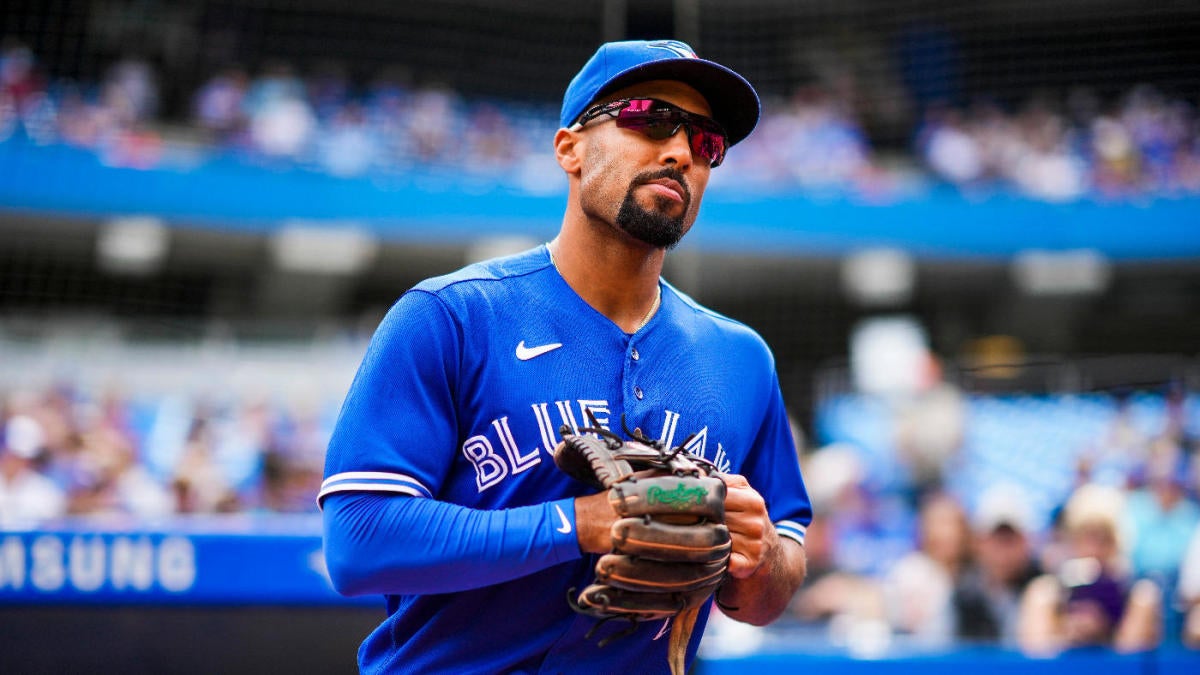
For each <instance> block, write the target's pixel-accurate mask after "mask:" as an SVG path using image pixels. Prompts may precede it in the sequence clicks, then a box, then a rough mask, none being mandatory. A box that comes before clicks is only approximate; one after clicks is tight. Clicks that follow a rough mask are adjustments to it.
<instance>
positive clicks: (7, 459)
mask: <svg viewBox="0 0 1200 675" xmlns="http://www.w3.org/2000/svg"><path fill="white" fill-rule="evenodd" d="M45 447H46V434H45V431H43V429H42V425H41V424H40V423H39V422H38V421H37V420H36V419H34V418H33V417H32V416H30V415H14V416H13V417H10V418H9V419H8V421H7V422H6V423H5V425H4V437H3V447H2V448H0V530H11V529H19V528H24V527H29V526H33V525H38V524H40V523H44V522H46V521H48V520H51V519H54V518H58V517H60V516H62V515H64V514H65V513H66V511H67V497H66V493H65V492H64V491H63V489H62V488H60V487H59V486H58V485H57V484H55V482H54V481H53V480H51V479H50V477H48V476H46V475H45V474H43V473H42V472H41V471H39V470H38V468H37V461H38V459H39V457H40V456H41V455H42V453H43V451H44V449H45Z"/></svg>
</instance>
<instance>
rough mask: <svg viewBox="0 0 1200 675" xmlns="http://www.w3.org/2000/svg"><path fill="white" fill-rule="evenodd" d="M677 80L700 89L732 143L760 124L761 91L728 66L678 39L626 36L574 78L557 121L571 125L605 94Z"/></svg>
mask: <svg viewBox="0 0 1200 675" xmlns="http://www.w3.org/2000/svg"><path fill="white" fill-rule="evenodd" d="M650 80H674V81H677V82H683V83H685V84H688V85H690V86H692V87H693V88H695V89H696V91H698V92H700V94H701V95H702V96H704V99H705V100H706V101H707V102H708V105H709V107H710V108H711V109H712V116H713V119H715V120H716V121H717V122H719V123H720V124H721V126H722V127H724V128H725V131H726V133H727V134H728V136H729V144H730V145H733V144H734V143H737V142H738V141H740V140H742V139H743V138H745V137H746V136H748V135H750V132H751V131H753V130H754V126H755V125H756V124H758V115H759V109H760V106H759V101H758V92H756V91H754V87H753V86H751V85H750V83H749V82H747V81H746V78H744V77H742V76H741V75H738V74H737V73H735V72H733V71H732V70H730V69H729V68H726V67H725V66H722V65H721V64H719V63H716V62H714V61H708V60H705V59H702V58H700V57H699V56H697V55H696V51H695V50H694V49H692V48H691V46H690V45H688V44H687V43H686V42H680V41H679V40H628V41H624V42H609V43H606V44H603V45H601V46H600V48H599V49H597V50H596V53H595V54H593V55H592V58H590V59H588V62H587V63H585V64H584V65H583V68H582V69H581V70H580V71H579V73H578V74H576V75H575V78H574V79H573V80H571V84H570V85H568V86H567V91H566V94H564V95H563V105H562V113H561V114H560V116H559V123H560V124H561V125H562V126H563V127H569V126H571V124H572V123H574V122H575V120H576V119H578V118H579V116H580V115H582V114H583V111H585V110H587V109H588V107H589V106H591V105H592V104H594V103H596V102H598V100H599V99H600V98H602V97H603V96H604V95H605V94H609V93H611V92H614V91H616V90H618V89H621V88H624V87H627V86H629V85H632V84H637V83H638V82H647V81H650Z"/></svg>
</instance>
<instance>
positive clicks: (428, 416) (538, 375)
mask: <svg viewBox="0 0 1200 675" xmlns="http://www.w3.org/2000/svg"><path fill="white" fill-rule="evenodd" d="M660 285H661V288H662V304H661V307H660V309H659V311H658V312H657V313H656V314H655V315H654V316H653V317H652V318H651V320H650V321H649V322H648V323H647V324H646V325H645V326H644V327H642V328H641V329H640V330H638V331H637V332H635V333H633V334H632V335H631V334H627V333H625V332H624V331H622V330H621V329H620V328H619V327H618V326H617V325H616V324H614V323H613V322H612V321H611V320H609V319H608V318H607V317H605V316H603V315H602V314H600V313H599V312H597V311H596V310H595V309H593V308H592V307H591V306H589V305H588V304H587V303H586V302H584V301H583V299H582V298H580V297H579V296H578V295H577V294H576V293H575V292H574V291H573V290H572V289H571V288H570V287H569V286H568V285H567V284H566V282H565V280H563V279H562V277H561V276H560V275H559V274H558V271H557V270H556V269H555V268H554V267H553V265H552V263H551V261H550V257H549V254H548V252H547V250H546V248H545V247H544V246H542V247H539V248H537V249H533V250H531V251H528V252H525V253H522V254H518V255H515V256H511V257H508V258H502V259H497V260H492V261H488V262H485V263H480V264H477V265H472V266H470V267H467V268H464V269H463V270H460V271H459V272H457V273H454V274H451V275H447V276H445V277H439V278H436V279H431V280H428V281H426V282H423V283H421V284H419V285H418V286H416V287H415V288H413V289H411V290H410V291H409V292H407V293H406V294H404V296H402V297H401V299H400V300H399V301H398V302H397V304H396V305H395V306H394V307H393V308H392V310H391V312H389V314H388V316H387V317H386V318H385V319H384V321H383V323H382V324H381V326H380V328H379V330H378V331H377V333H376V335H375V338H374V339H373V340H372V344H371V347H370V348H369V349H368V353H367V355H366V357H365V358H364V360H363V364H362V366H361V368H360V370H359V373H358V375H357V376H356V378H355V381H354V384H353V385H352V387H351V390H350V392H349V394H348V395H347V399H346V402H345V404H344V405H343V409H342V413H341V416H340V418H339V421H338V424H337V426H336V428H335V431H334V436H333V438H332V440H331V442H330V446H329V453H328V456H327V463H326V472H325V475H326V480H325V482H324V483H323V484H322V489H321V493H320V495H319V499H320V500H322V503H323V505H325V506H326V512H327V516H326V519H327V529H328V528H329V527H339V523H338V522H336V518H339V517H341V516H337V515H336V514H335V515H334V516H330V515H329V511H331V510H334V509H329V508H328V507H329V504H330V502H331V500H337V499H339V498H342V497H345V496H346V495H354V494H362V493H368V494H376V495H391V496H395V495H405V496H407V497H416V498H418V499H430V500H433V501H434V502H437V503H441V504H448V505H456V506H457V507H465V508H469V509H478V510H486V511H487V512H489V513H492V514H496V513H505V514H511V515H512V516H513V518H510V519H509V520H507V521H505V527H506V528H509V529H508V531H507V532H503V533H493V532H489V531H487V529H486V528H484V530H481V531H473V532H471V533H469V535H470V536H472V537H485V538H486V537H489V536H493V535H494V536H496V537H497V541H498V542H508V541H510V540H512V539H513V537H514V532H513V528H517V527H527V528H528V529H529V531H528V533H526V534H527V535H528V536H529V537H530V542H534V543H531V544H530V545H529V547H528V548H530V549H537V548H538V547H539V546H542V548H543V549H544V550H551V549H553V551H554V553H553V554H548V555H547V556H546V557H545V558H544V559H540V561H539V562H537V563H536V564H533V563H522V561H520V560H508V559H497V558H488V552H489V551H492V550H493V549H491V548H486V549H485V552H484V554H482V557H481V558H480V559H479V560H474V561H472V560H455V561H454V563H455V564H454V568H455V569H456V570H457V572H456V574H458V575H460V577H461V578H455V579H446V578H438V577H439V572H438V570H437V569H425V570H422V571H421V572H420V573H419V574H416V573H414V576H418V577H420V579H428V580H429V582H428V583H429V586H428V589H426V588H425V587H423V586H421V583H420V579H418V580H416V581H412V583H410V581H411V580H409V579H407V578H405V579H404V582H403V584H400V585H402V586H403V589H402V590H403V592H399V591H397V590H394V589H389V588H379V589H377V590H379V591H380V592H383V593H384V594H385V595H387V597H388V609H389V616H388V618H387V619H386V620H385V621H384V623H383V624H382V625H381V626H380V629H379V630H377V631H376V632H375V633H373V634H372V636H370V637H368V639H367V641H366V642H365V643H364V645H363V648H362V650H360V654H359V656H360V666H362V668H363V670H365V671H372V670H374V671H386V670H388V669H389V668H394V667H400V668H401V669H413V668H415V667H416V666H417V665H420V667H421V668H423V669H426V670H454V671H459V672H464V671H471V670H473V669H478V670H480V671H490V672H558V671H561V670H570V671H572V672H580V670H581V669H582V670H583V671H585V672H586V671H595V672H615V671H617V670H628V668H627V666H634V668H633V669H635V670H636V669H639V668H640V669H644V668H645V667H646V664H648V663H656V664H657V663H663V664H664V666H665V650H666V645H665V642H666V641H665V640H655V639H654V637H655V635H656V634H657V633H658V629H659V626H657V625H656V626H647V627H644V630H642V631H639V633H637V634H635V635H634V636H631V638H630V639H628V640H623V641H621V642H619V643H615V644H614V645H612V646H610V647H609V648H607V649H599V648H598V647H597V645H596V643H595V641H587V640H584V639H582V634H583V633H585V632H586V631H587V629H588V628H590V627H591V625H593V624H594V620H593V619H591V618H589V617H581V616H576V615H574V614H573V613H572V612H571V611H570V610H569V608H568V606H567V603H566V601H565V594H566V591H567V589H568V588H570V587H571V586H576V587H579V586H581V585H582V584H585V583H587V582H588V580H589V579H590V578H591V575H592V571H591V567H592V565H593V564H594V560H593V559H591V557H590V556H582V555H581V554H579V552H578V548H577V542H574V541H573V536H574V535H573V533H571V527H570V523H569V522H568V521H569V518H568V515H570V516H573V512H570V502H563V501H558V500H567V499H571V498H574V497H577V496H582V495H585V494H589V493H590V492H591V491H592V490H591V489H590V488H588V487H587V486H584V485H582V484H580V483H577V482H575V481H573V480H571V479H570V478H568V477H567V476H565V475H564V474H562V473H561V472H559V471H558V470H557V468H556V467H555V466H554V463H553V461H552V458H551V452H552V450H553V448H554V447H555V445H557V443H558V429H559V427H561V426H563V425H566V426H568V427H570V428H571V429H573V430H576V429H579V428H580V427H584V426H589V425H590V423H591V420H590V418H589V414H590V416H591V417H594V418H595V420H596V422H598V423H599V424H601V425H602V426H605V427H607V428H610V429H612V430H614V431H617V432H618V433H620V432H621V429H622V425H625V426H626V427H627V428H629V429H634V428H638V429H640V430H642V431H643V432H644V433H646V434H647V435H648V436H651V437H654V438H658V439H659V440H662V441H663V442H665V443H666V444H667V445H668V446H674V445H676V444H678V443H682V442H683V441H684V440H685V439H687V445H686V447H687V450H688V451H689V452H691V453H693V454H696V455H699V456H702V457H705V458H706V459H709V460H711V461H713V462H715V463H717V464H718V465H719V466H720V467H721V468H722V469H723V470H725V471H727V472H731V473H740V474H743V475H745V476H746V477H747V479H748V480H749V481H750V484H751V485H752V486H754V488H755V489H756V490H758V491H759V493H760V494H762V496H763V498H764V499H765V501H766V503H767V506H768V510H769V512H770V515H771V518H772V520H773V521H774V522H775V523H776V528H777V530H778V532H779V534H780V535H781V536H785V537H790V538H792V539H794V540H796V541H798V542H800V543H803V539H804V531H805V528H806V526H807V524H808V522H809V520H810V519H811V508H810V505H809V501H808V497H807V494H806V492H805V490H804V485H803V482H802V480H801V478H800V473H799V468H798V466H797V461H796V455H795V447H794V444H793V442H792V439H791V429H790V425H789V423H788V419H787V414H786V410H785V408H784V406H783V401H782V396H781V394H780V391H779V385H778V378H777V376H776V373H775V369H774V361H773V358H772V356H771V354H770V351H769V349H768V348H767V346H766V345H765V343H763V341H762V339H761V338H760V337H759V336H758V335H757V334H755V333H754V332H753V331H752V330H750V329H749V328H747V327H746V326H744V325H742V324H740V323H738V322H735V321H732V320H730V319H727V318H725V317H722V316H720V315H718V314H715V313H713V312H711V311H709V310H707V309H705V308H703V307H701V306H699V305H698V304H696V303H695V302H694V301H692V300H691V299H690V298H687V297H686V296H685V295H683V294H682V293H679V292H678V291H677V290H675V289H674V288H672V287H671V286H670V285H669V284H666V283H665V282H660ZM341 503H342V502H340V501H338V502H336V504H338V505H340V504H341ZM548 504H553V505H554V507H555V508H554V510H551V509H550V508H549V506H546V510H545V511H544V512H542V511H540V510H539V507H538V506H537V505H548ZM521 507H533V509H532V510H528V509H527V510H521ZM339 513H340V511H339ZM455 513H456V514H458V515H460V514H459V512H455ZM518 514H531V515H529V519H528V522H525V521H521V524H518V523H516V522H515V521H514V520H513V519H515V518H517V517H518ZM458 515H456V516H455V517H456V518H457V517H458ZM520 517H525V516H524V515H521V516H520ZM331 518H333V519H335V521H334V522H333V524H332V525H330V520H331ZM423 525H424V524H423ZM564 528H565V531H564ZM422 530H423V531H424V527H422ZM546 530H549V531H546ZM501 535H504V536H501ZM568 535H569V536H568ZM449 536H458V535H456V534H451V535H449ZM463 536H466V535H463ZM392 545H395V546H402V545H405V544H404V543H402V542H392ZM413 545H414V547H415V546H416V543H415V540H414V543H413ZM499 545H500V544H499V543H498V544H497V546H499ZM543 545H544V546H543ZM328 548H329V544H328V543H327V555H330V554H336V553H337V551H329V550H328ZM472 550H474V549H472ZM494 550H499V549H498V548H496V549H494ZM539 550H541V549H539ZM511 557H517V558H519V557H521V556H511ZM419 563H420V561H419V560H418V561H413V563H412V564H413V565H414V566H416V567H419ZM405 564H408V563H407V562H406V563H405ZM472 565H475V566H474V567H472ZM485 577H486V579H488V580H498V581H497V582H496V583H488V584H486V585H482V586H479V585H478V584H476V583H474V582H473V581H474V580H476V579H484V578H485ZM429 589H436V592H434V590H429ZM426 590H429V592H424V591H426ZM514 612H516V615H517V616H519V617H520V620H514ZM706 616H707V614H705V617H706ZM464 625H478V626H479V627H480V628H479V629H478V630H474V631H468V633H469V634H464V633H463V628H462V626H464ZM702 626H703V619H702V621H701V623H700V624H699V627H700V628H702ZM701 632H702V631H701V630H697V631H696V634H695V636H694V638H693V643H694V644H692V645H691V649H690V653H691V654H694V651H695V646H696V644H695V643H698V640H699V635H700V633H701ZM398 664H404V665H403V666H398Z"/></svg>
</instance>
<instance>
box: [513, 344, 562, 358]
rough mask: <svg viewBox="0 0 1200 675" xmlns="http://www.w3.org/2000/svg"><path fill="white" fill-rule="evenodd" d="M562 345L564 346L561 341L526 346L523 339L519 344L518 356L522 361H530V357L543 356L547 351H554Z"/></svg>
mask: <svg viewBox="0 0 1200 675" xmlns="http://www.w3.org/2000/svg"><path fill="white" fill-rule="evenodd" d="M561 346H562V343H561V342H551V343H550V344H548V345H541V346H538V347H526V346H525V341H524V340H521V341H520V342H519V343H518V344H517V358H518V359H520V360H522V361H528V360H529V359H532V358H537V357H539V356H541V355H542V354H545V353H546V352H552V351H554V350H555V349H558V348H559V347H561Z"/></svg>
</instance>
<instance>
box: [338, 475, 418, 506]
mask: <svg viewBox="0 0 1200 675" xmlns="http://www.w3.org/2000/svg"><path fill="white" fill-rule="evenodd" d="M364 481H380V482H370V483H368V482H364ZM348 490H365V491H368V492H399V493H402V494H408V495H413V496H414V497H432V496H433V493H431V492H430V491H429V489H428V488H426V487H425V486H424V485H422V484H421V482H420V481H418V480H417V479H415V478H412V477H411V476H406V475H404V474H402V473H390V472H386V471H346V472H343V473H338V474H334V475H332V476H330V477H329V478H326V479H325V480H324V482H322V483H321V491H320V492H319V493H318V494H317V502H318V503H320V501H321V499H323V498H324V497H325V496H326V495H329V494H331V493H334V492H346V491H348Z"/></svg>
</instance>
